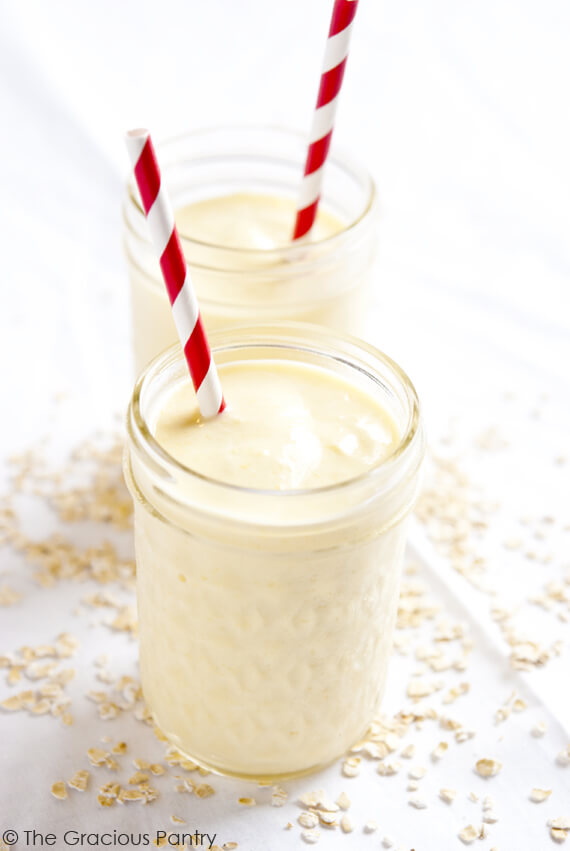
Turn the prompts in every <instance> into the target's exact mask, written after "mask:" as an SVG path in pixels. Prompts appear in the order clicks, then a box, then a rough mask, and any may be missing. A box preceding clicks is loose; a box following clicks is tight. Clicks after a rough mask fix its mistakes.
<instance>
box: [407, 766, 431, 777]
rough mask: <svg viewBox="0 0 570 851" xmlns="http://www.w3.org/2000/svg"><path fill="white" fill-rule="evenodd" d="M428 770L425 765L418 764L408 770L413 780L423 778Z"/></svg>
mask: <svg viewBox="0 0 570 851" xmlns="http://www.w3.org/2000/svg"><path fill="white" fill-rule="evenodd" d="M426 771H427V769H425V768H424V767H423V765H416V766H414V768H411V769H410V770H409V771H408V777H411V779H412V780H421V779H422V777H425V775H426Z"/></svg>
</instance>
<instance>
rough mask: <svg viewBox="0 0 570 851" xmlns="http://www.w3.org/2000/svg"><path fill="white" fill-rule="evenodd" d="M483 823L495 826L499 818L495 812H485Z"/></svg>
mask: <svg viewBox="0 0 570 851" xmlns="http://www.w3.org/2000/svg"><path fill="white" fill-rule="evenodd" d="M483 821H484V822H487V824H495V823H496V822H498V821H499V816H498V815H497V814H496V813H495V811H494V810H484V812H483Z"/></svg>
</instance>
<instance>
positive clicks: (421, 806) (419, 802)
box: [408, 798, 427, 810]
mask: <svg viewBox="0 0 570 851" xmlns="http://www.w3.org/2000/svg"><path fill="white" fill-rule="evenodd" d="M408 803H409V804H410V806H412V807H415V808H416V810H425V808H426V807H427V801H425V800H424V799H423V798H410V800H409V801H408Z"/></svg>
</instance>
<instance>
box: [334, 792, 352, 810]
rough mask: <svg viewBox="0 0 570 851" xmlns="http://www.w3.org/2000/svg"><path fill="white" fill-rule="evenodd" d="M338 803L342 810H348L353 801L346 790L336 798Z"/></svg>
mask: <svg viewBox="0 0 570 851" xmlns="http://www.w3.org/2000/svg"><path fill="white" fill-rule="evenodd" d="M336 803H337V804H338V806H339V807H340V808H341V810H348V808H349V807H350V804H351V801H350V798H349V797H348V795H347V794H346V792H341V793H340V795H339V796H338V798H337V799H336Z"/></svg>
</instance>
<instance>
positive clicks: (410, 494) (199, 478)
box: [125, 323, 424, 780]
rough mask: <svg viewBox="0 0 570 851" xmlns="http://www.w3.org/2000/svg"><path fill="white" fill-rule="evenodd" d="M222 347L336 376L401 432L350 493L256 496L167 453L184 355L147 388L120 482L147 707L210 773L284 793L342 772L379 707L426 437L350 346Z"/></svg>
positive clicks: (243, 338)
mask: <svg viewBox="0 0 570 851" xmlns="http://www.w3.org/2000/svg"><path fill="white" fill-rule="evenodd" d="M211 344H212V349H213V352H214V356H215V359H216V362H217V363H218V365H222V364H224V363H228V362H231V363H235V362H236V361H251V360H256V359H265V360H267V359H276V360H279V361H283V360H286V361H291V362H299V361H300V362H302V363H304V364H308V365H315V366H319V367H321V368H325V369H327V370H330V371H331V372H332V373H333V374H337V375H339V376H342V377H343V378H344V379H345V380H348V381H350V382H351V383H353V384H355V385H357V386H358V387H359V388H360V389H361V390H363V391H364V392H366V393H368V394H370V395H371V396H372V397H373V398H374V399H375V400H377V401H378V402H380V404H381V405H382V406H383V407H384V408H385V409H387V410H388V411H389V412H390V413H391V415H392V417H393V418H394V420H395V422H396V424H397V426H398V431H399V434H400V442H399V444H398V445H397V447H396V448H395V450H394V451H393V453H392V454H391V455H390V456H389V457H388V458H387V459H386V460H384V461H383V462H381V463H380V464H378V465H377V466H375V467H373V468H371V469H370V470H369V471H368V472H366V473H365V474H362V475H360V476H358V477H356V478H353V479H350V480H348V481H345V482H343V483H341V484H337V485H332V486H328V487H321V488H316V489H308V490H296V491H271V490H269V491H268V490H264V491H261V490H254V489H249V488H244V487H239V486H235V485H228V484H224V483H222V482H220V481H217V480H214V479H210V478H208V477H207V476H204V475H200V474H197V473H195V472H193V471H192V470H190V469H188V468H187V467H184V466H182V465H181V464H180V463H178V462H177V461H176V460H175V459H174V458H172V456H170V455H169V454H168V453H167V452H166V451H165V450H164V449H163V448H162V447H161V446H160V445H159V443H158V442H157V441H156V439H155V438H154V436H153V435H154V430H155V427H156V421H157V418H158V415H159V413H160V411H161V408H162V406H163V404H164V401H165V398H167V397H168V396H169V394H170V393H171V392H172V390H173V389H174V388H175V387H177V386H178V385H179V384H180V383H181V382H184V381H187V375H186V366H185V362H184V360H183V358H182V357H181V355H180V353H179V350H178V348H177V347H176V346H175V347H172V348H171V349H169V350H168V351H167V352H165V353H163V355H161V356H160V357H158V358H157V359H155V360H154V361H153V362H152V363H151V364H150V366H149V367H148V368H147V370H146V371H145V372H144V373H143V374H142V376H141V377H140V378H139V380H138V382H137V384H136V386H135V389H134V393H133V397H132V400H131V404H130V407H129V411H128V439H127V448H126V452H125V474H126V479H127V482H128V485H129V488H130V490H131V493H132V495H133V498H134V501H135V545H136V558H137V597H138V607H139V641H140V667H141V678H142V685H143V691H144V694H145V699H146V701H147V704H148V706H149V707H150V709H151V711H152V712H153V714H154V717H155V719H156V722H157V723H158V725H159V726H160V727H161V729H162V730H163V731H164V733H165V734H166V735H167V737H168V738H169V740H170V741H171V742H173V743H174V744H175V745H176V746H177V747H179V748H180V749H181V750H182V751H183V752H184V753H185V754H187V755H188V757H190V758H191V759H193V760H195V761H196V762H198V763H199V764H200V765H203V766H205V767H207V768H210V769H212V770H214V771H218V772H221V773H225V774H233V775H236V776H242V777H251V778H255V779H256V780H272V779H276V778H278V777H286V776H292V775H295V774H300V773H304V772H307V771H310V770H313V769H316V768H318V767H320V766H322V765H325V764H326V763H329V762H331V761H332V760H334V759H335V758H336V757H338V756H339V755H340V754H342V753H343V752H344V751H345V750H346V749H347V748H349V747H350V746H351V745H352V744H354V742H355V741H357V740H358V739H359V738H360V737H361V736H362V735H363V734H364V732H365V731H366V729H367V727H368V725H369V723H370V721H371V719H372V717H373V716H374V714H375V712H376V711H377V709H378V706H379V703H380V700H381V697H382V692H383V688H384V681H385V676H386V669H387V665H388V660H389V657H390V653H391V647H392V632H393V627H394V621H395V616H396V609H397V602H398V591H399V581H400V571H401V563H402V558H403V552H404V546H405V538H406V526H407V517H408V514H409V512H410V509H411V508H412V505H413V503H414V500H415V497H416V493H417V489H418V483H419V470H420V466H421V462H422V459H423V454H424V439H423V432H422V427H421V422H420V415H419V409H418V400H417V397H416V393H415V390H414V388H413V386H412V385H411V383H410V381H409V379H408V378H407V376H406V375H405V374H404V373H403V372H402V371H401V370H400V368H399V367H398V366H397V365H396V364H395V363H393V361H391V360H390V359H389V358H387V357H386V356H384V355H383V354H381V353H380V352H379V351H377V350H375V349H373V348H372V347H369V346H367V345H366V344H364V343H360V342H358V341H357V340H355V339H353V338H351V337H348V336H345V335H340V334H339V335H337V334H333V333H330V332H327V331H325V330H323V329H320V328H317V327H313V326H309V325H301V324H295V323H278V324H275V325H270V326H250V327H244V328H235V329H227V330H225V331H221V332H218V333H216V334H214V335H212V339H211ZM219 451H220V452H223V451H224V447H223V446H220V447H219Z"/></svg>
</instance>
